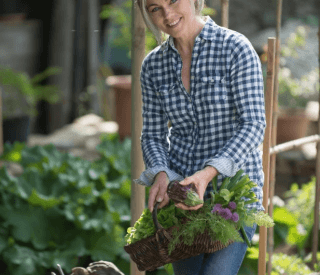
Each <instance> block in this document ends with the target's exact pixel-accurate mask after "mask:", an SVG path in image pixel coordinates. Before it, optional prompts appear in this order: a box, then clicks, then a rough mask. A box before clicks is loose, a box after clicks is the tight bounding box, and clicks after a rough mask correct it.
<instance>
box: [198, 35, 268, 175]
mask: <svg viewBox="0 0 320 275" xmlns="http://www.w3.org/2000/svg"><path fill="white" fill-rule="evenodd" d="M231 52H232V54H231V67H230V84H231V92H232V94H233V98H234V104H235V109H236V113H237V119H238V125H237V128H236V130H235V134H234V135H233V136H232V138H231V139H229V140H228V141H227V142H226V144H225V145H224V146H223V147H222V148H221V150H219V151H218V153H217V154H216V155H215V156H213V158H211V159H208V160H206V161H205V162H204V164H203V167H205V166H208V165H210V166H213V167H215V168H216V169H217V170H218V171H219V172H220V173H221V174H224V175H225V176H228V177H230V176H234V175H235V173H236V172H237V171H238V170H239V169H241V167H242V166H243V164H244V163H245V162H246V159H247V156H248V154H250V153H251V152H252V150H254V149H256V148H258V146H259V145H260V144H261V143H262V142H263V138H264V131H265V127H266V121H265V105H264V83H263V75H262V70H261V62H260V59H259V56H258V55H257V53H256V51H255V50H254V48H253V47H252V45H251V43H250V42H249V40H248V39H247V38H246V37H244V36H242V35H241V36H240V37H239V38H238V39H237V40H236V42H235V43H234V47H233V49H232V51H231Z"/></svg>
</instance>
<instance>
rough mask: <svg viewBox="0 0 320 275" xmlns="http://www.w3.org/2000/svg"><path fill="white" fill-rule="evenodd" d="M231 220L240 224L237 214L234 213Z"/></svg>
mask: <svg viewBox="0 0 320 275" xmlns="http://www.w3.org/2000/svg"><path fill="white" fill-rule="evenodd" d="M231 220H233V221H234V222H238V221H239V215H238V213H237V212H234V213H233V214H232V217H231Z"/></svg>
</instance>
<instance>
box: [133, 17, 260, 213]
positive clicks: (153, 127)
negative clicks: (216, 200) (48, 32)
mask: <svg viewBox="0 0 320 275" xmlns="http://www.w3.org/2000/svg"><path fill="white" fill-rule="evenodd" d="M204 19H205V20H206V24H205V26H204V27H203V29H202V31H201V32H200V34H199V35H198V36H197V37H196V39H195V44H194V49H193V52H192V61H191V78H190V93H188V92H187V91H186V90H185V88H184V86H183V83H182V78H181V70H182V60H181V57H180V55H179V52H178V51H177V49H176V48H175V46H174V43H173V38H172V37H171V36H170V37H169V38H168V39H167V40H166V41H165V42H164V43H163V44H162V45H160V46H158V47H157V48H155V49H154V50H153V51H151V52H150V53H149V54H148V55H147V56H146V58H145V59H144V61H143V63H142V68H141V73H140V81H141V88H142V100H143V107H142V116H143V127H142V134H141V147H142V152H143V159H144V163H145V165H146V170H145V171H144V172H143V173H142V174H141V176H140V178H139V179H136V180H134V182H135V183H138V184H141V185H145V186H151V185H152V184H153V182H154V177H155V175H156V174H157V173H158V172H160V171H165V172H166V173H167V175H168V177H169V179H170V181H172V180H179V181H181V180H183V179H184V178H185V177H188V176H191V175H193V174H194V173H195V172H197V171H199V170H201V169H203V168H204V167H205V166H208V165H210V166H213V167H215V168H216V169H217V170H218V171H219V173H220V174H219V175H218V187H220V186H221V182H222V180H223V178H224V177H231V176H234V175H235V173H236V172H237V171H238V170H239V169H240V168H241V169H243V170H244V172H245V173H246V174H248V175H249V177H250V179H251V180H252V181H254V182H256V183H257V184H258V187H257V188H253V191H254V192H255V193H256V195H257V198H258V199H259V202H256V203H253V204H248V205H247V206H246V207H247V208H248V209H251V208H256V209H257V210H259V211H260V210H263V211H264V210H265V209H264V207H263V205H262V198H263V183H264V174H263V168H262V152H261V150H260V149H259V148H258V146H259V145H260V144H261V143H262V142H263V137H264V129H265V126H266V122H265V108H264V91H263V89H264V86H263V76H262V70H261V63H260V59H259V57H258V55H257V53H256V52H255V50H254V48H253V47H252V45H251V43H250V42H249V41H248V39H247V38H246V37H245V36H244V35H242V34H240V33H238V32H235V31H232V30H229V29H227V28H223V27H220V26H218V25H217V24H215V22H214V21H213V20H212V19H211V18H210V17H209V16H206V17H204ZM169 120H170V121H171V125H172V127H171V128H170V129H168V126H167V125H168V121H169ZM210 191H212V184H211V183H209V184H208V187H207V190H206V192H205V194H204V200H206V199H209V198H210Z"/></svg>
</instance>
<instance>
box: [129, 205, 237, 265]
mask: <svg viewBox="0 0 320 275" xmlns="http://www.w3.org/2000/svg"><path fill="white" fill-rule="evenodd" d="M158 204H159V203H156V204H155V207H154V210H153V212H152V216H153V222H154V224H155V227H156V229H157V231H156V233H155V234H154V235H153V236H150V237H147V238H145V239H142V240H140V241H138V242H135V243H133V244H130V245H126V246H125V247H124V250H125V251H126V252H127V253H128V254H129V255H130V258H131V259H132V261H134V262H135V263H136V264H137V267H138V269H139V270H140V271H153V270H155V269H157V268H158V267H160V266H163V265H165V264H168V263H173V262H176V261H178V260H182V259H187V258H190V257H193V256H197V255H199V254H202V253H213V252H215V251H218V250H221V249H223V248H225V247H227V246H229V245H230V244H231V243H233V242H234V241H233V240H230V241H229V242H228V243H227V244H226V245H223V244H222V243H221V242H220V241H213V240H212V239H211V236H210V235H209V234H208V232H207V230H205V231H204V233H203V234H198V235H197V236H196V237H195V238H194V241H193V243H192V245H191V246H189V245H186V244H184V243H183V241H182V236H180V243H179V244H177V245H176V246H175V249H174V250H173V251H172V253H171V255H168V245H169V242H170V240H171V239H172V238H173V236H172V231H173V230H174V229H175V228H178V227H177V226H172V227H170V228H168V229H164V228H163V227H162V226H161V225H160V224H159V223H158V220H157V207H158ZM187 221H188V220H187V219H186V218H183V219H182V220H181V223H182V224H184V223H186V222H187Z"/></svg>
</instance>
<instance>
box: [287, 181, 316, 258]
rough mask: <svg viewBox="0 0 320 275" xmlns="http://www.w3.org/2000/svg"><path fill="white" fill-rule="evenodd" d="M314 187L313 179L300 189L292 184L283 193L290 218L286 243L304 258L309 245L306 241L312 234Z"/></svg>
mask: <svg viewBox="0 0 320 275" xmlns="http://www.w3.org/2000/svg"><path fill="white" fill-rule="evenodd" d="M315 185H316V178H315V177H313V178H312V180H311V181H310V182H309V183H306V184H303V185H302V188H301V189H299V187H298V185H297V184H293V185H292V186H291V188H290V190H289V191H287V192H286V193H285V197H287V198H288V202H287V204H286V209H287V211H288V212H290V214H291V216H292V221H291V224H288V225H289V226H288V229H289V232H288V236H287V242H288V243H289V244H292V245H296V246H297V248H298V251H299V254H300V255H301V256H305V249H306V248H307V247H308V246H309V245H310V244H309V243H308V241H309V240H310V238H311V236H312V232H313V224H314V204H315Z"/></svg>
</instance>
